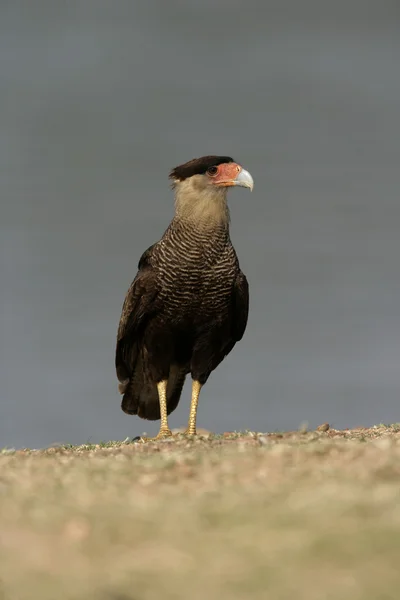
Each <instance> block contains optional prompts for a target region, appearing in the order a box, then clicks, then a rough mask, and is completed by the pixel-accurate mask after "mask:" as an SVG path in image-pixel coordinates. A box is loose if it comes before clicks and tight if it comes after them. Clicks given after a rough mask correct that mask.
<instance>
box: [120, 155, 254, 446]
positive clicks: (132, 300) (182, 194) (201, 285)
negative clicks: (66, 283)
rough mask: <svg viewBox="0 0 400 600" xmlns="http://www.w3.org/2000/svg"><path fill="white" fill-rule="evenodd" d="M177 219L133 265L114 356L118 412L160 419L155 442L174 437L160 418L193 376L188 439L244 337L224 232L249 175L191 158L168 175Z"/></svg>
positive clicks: (243, 285)
mask: <svg viewBox="0 0 400 600" xmlns="http://www.w3.org/2000/svg"><path fill="white" fill-rule="evenodd" d="M169 179H170V180H171V186H172V189H173V192H174V196H175V214H174V216H173V218H172V220H171V222H170V224H169V225H168V227H167V229H166V230H165V233H164V234H163V236H162V237H161V238H160V240H159V241H158V242H156V243H154V244H153V245H152V246H150V247H149V248H148V249H147V250H146V251H145V252H144V253H143V254H142V256H141V257H140V260H139V263H138V267H137V269H138V270H137V274H136V276H135V278H134V280H133V282H132V283H131V285H130V287H129V289H128V292H127V294H126V296H125V300H124V302H123V306H122V312H121V317H120V321H119V325H118V332H117V342H116V351H115V368H116V375H117V378H118V381H119V392H120V394H121V395H122V402H121V408H122V410H123V411H124V412H125V413H127V414H130V415H137V416H139V417H141V418H142V419H148V420H159V419H160V420H161V423H160V430H159V433H158V434H157V436H156V437H155V438H147V437H141V438H139V439H140V440H141V441H143V442H146V441H149V440H159V439H162V438H167V437H170V436H172V435H173V434H172V432H171V430H170V428H169V424H168V415H169V414H170V413H172V411H174V410H175V409H176V407H177V406H178V403H179V400H180V397H181V393H182V388H183V385H184V382H185V379H186V377H187V376H188V375H189V374H190V375H191V378H192V394H191V403H190V412H189V420H188V427H187V429H186V431H185V434H186V435H188V436H195V435H196V431H197V429H196V422H197V408H198V402H199V395H200V390H201V389H202V387H203V386H204V384H205V383H206V382H207V380H208V378H209V376H210V374H211V373H212V371H214V370H215V369H216V368H217V367H218V365H219V364H220V363H221V362H222V361H223V360H224V358H225V357H226V356H227V355H228V354H229V353H230V352H231V350H232V349H233V347H234V346H235V344H236V343H237V342H239V341H240V340H241V339H242V337H243V335H244V332H245V329H246V326H247V321H248V314H249V285H248V281H247V278H246V276H245V275H244V274H243V272H242V271H241V269H240V266H239V260H238V258H237V255H236V252H235V249H234V247H233V245H232V242H231V239H230V232H229V224H230V215H229V208H228V204H227V192H228V190H229V189H230V188H231V187H234V186H241V187H244V188H249V189H250V191H252V189H253V186H254V182H253V178H252V176H251V175H250V173H249V172H248V171H247V170H246V169H244V168H243V167H242V166H241V165H240V164H239V163H237V162H235V161H234V160H233V158H231V157H229V156H216V155H209V156H203V157H201V158H195V159H192V160H190V161H188V162H186V163H184V164H182V165H179V166H177V167H175V168H174V169H172V171H171V172H170V174H169Z"/></svg>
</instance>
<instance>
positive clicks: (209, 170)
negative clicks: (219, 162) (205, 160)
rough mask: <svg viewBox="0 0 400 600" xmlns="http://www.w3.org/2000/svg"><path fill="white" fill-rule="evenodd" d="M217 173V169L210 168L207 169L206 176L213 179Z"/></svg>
mask: <svg viewBox="0 0 400 600" xmlns="http://www.w3.org/2000/svg"><path fill="white" fill-rule="evenodd" d="M217 173H218V167H210V168H209V169H207V175H211V177H214V176H215V175H216V174H217Z"/></svg>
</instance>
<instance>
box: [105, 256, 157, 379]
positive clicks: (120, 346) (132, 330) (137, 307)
mask: <svg viewBox="0 0 400 600" xmlns="http://www.w3.org/2000/svg"><path fill="white" fill-rule="evenodd" d="M153 247H154V245H153V246H150V248H148V249H147V250H146V252H144V253H143V255H142V256H141V258H140V261H139V271H138V273H137V275H136V277H135V279H134V280H133V282H132V284H131V286H130V288H129V290H128V292H127V294H126V297H125V301H124V304H123V307H122V314H121V318H120V321H119V326H118V334H117V347H116V353H115V367H116V370H117V377H118V379H119V381H121V382H122V381H125V380H126V379H128V378H129V377H130V376H131V373H132V369H133V368H134V365H135V362H136V359H137V356H136V355H137V352H138V343H137V342H138V339H139V337H140V333H141V331H143V328H144V327H145V325H146V322H147V321H148V319H149V318H151V317H152V316H154V314H156V312H157V297H158V290H157V285H156V277H155V272H154V270H153V268H152V266H151V264H150V258H151V252H152V250H153Z"/></svg>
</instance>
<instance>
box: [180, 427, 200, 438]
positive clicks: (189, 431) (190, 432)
mask: <svg viewBox="0 0 400 600" xmlns="http://www.w3.org/2000/svg"><path fill="white" fill-rule="evenodd" d="M183 435H184V436H186V437H195V436H196V435H197V431H196V427H188V428H187V429H186V430H185V431H184V433H183Z"/></svg>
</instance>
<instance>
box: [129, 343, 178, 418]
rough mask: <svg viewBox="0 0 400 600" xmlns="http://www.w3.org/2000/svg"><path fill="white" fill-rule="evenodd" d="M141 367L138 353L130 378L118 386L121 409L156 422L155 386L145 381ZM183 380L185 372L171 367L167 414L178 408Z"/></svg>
mask: <svg viewBox="0 0 400 600" xmlns="http://www.w3.org/2000/svg"><path fill="white" fill-rule="evenodd" d="M143 367H144V365H143V356H142V354H141V353H139V356H138V358H137V361H136V364H135V367H134V370H133V372H132V374H131V376H130V378H129V379H127V380H125V381H123V382H121V383H120V384H119V386H118V387H119V391H120V393H121V394H123V398H122V402H121V408H122V410H123V411H124V412H125V413H127V414H129V415H138V416H139V417H141V418H142V419H148V420H149V421H157V420H158V419H160V402H159V399H158V391H157V386H156V385H155V384H154V383H153V382H152V381H149V380H148V379H147V377H146V375H145V369H144V368H143ZM185 378H186V372H185V370H183V369H181V368H180V367H178V366H176V365H172V366H171V369H170V374H169V378H168V385H167V411H168V414H170V413H172V411H174V410H175V409H176V407H177V406H178V403H179V400H180V397H181V393H182V388H183V384H184V383H185Z"/></svg>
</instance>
